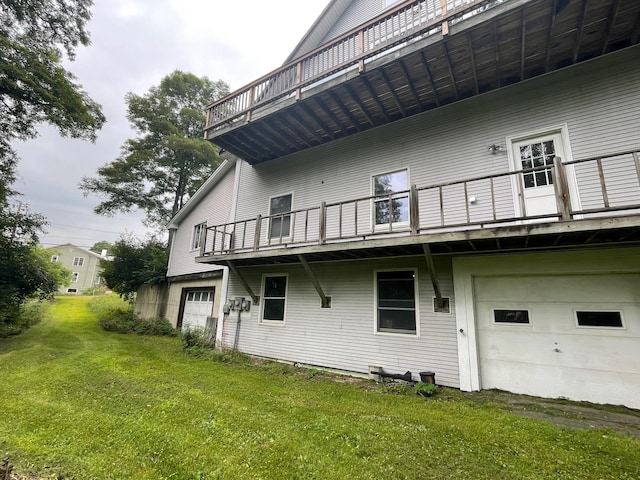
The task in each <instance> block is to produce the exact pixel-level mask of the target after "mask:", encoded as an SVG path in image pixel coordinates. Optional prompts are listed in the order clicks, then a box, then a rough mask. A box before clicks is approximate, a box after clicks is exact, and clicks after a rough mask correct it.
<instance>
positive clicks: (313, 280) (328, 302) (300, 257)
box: [298, 255, 331, 308]
mask: <svg viewBox="0 0 640 480" xmlns="http://www.w3.org/2000/svg"><path fill="white" fill-rule="evenodd" d="M298 260H300V263H301V264H302V268H304V271H305V272H307V276H308V277H309V280H311V283H312V284H313V287H314V288H315V289H316V292H318V295H319V296H320V301H321V302H322V304H321V306H322V308H331V297H327V296H326V295H325V293H324V291H323V290H322V286H321V285H320V282H319V281H318V278H317V277H316V276H315V274H314V273H313V270H311V267H310V266H309V262H307V259H306V258H305V257H304V255H298Z"/></svg>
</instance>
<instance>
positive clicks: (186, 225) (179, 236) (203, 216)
mask: <svg viewBox="0 0 640 480" xmlns="http://www.w3.org/2000/svg"><path fill="white" fill-rule="evenodd" d="M234 178H235V168H232V169H231V170H229V171H228V172H227V173H226V174H225V175H224V177H223V178H222V179H221V180H220V181H219V182H218V183H217V184H216V185H215V186H214V188H213V190H212V191H211V192H210V193H209V194H208V195H207V197H206V198H205V199H204V200H202V201H201V202H200V203H199V204H198V205H196V207H195V208H194V209H193V210H192V211H191V212H190V213H189V215H187V216H186V217H185V218H184V219H183V220H182V221H181V223H180V228H178V230H176V233H175V237H174V239H173V245H172V248H171V255H170V258H169V268H168V270H167V276H169V277H173V276H176V275H185V274H189V273H200V272H206V271H209V270H212V267H211V265H207V264H199V263H196V262H195V257H197V256H198V255H199V253H200V252H199V251H194V250H191V239H192V234H193V227H194V226H195V225H197V224H199V223H202V222H207V225H208V226H213V225H220V224H223V223H226V222H229V221H230V219H231V204H232V199H233V185H234Z"/></svg>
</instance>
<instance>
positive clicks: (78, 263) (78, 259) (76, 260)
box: [73, 257, 84, 267]
mask: <svg viewBox="0 0 640 480" xmlns="http://www.w3.org/2000/svg"><path fill="white" fill-rule="evenodd" d="M82 265H84V257H73V266H74V267H81V266H82Z"/></svg>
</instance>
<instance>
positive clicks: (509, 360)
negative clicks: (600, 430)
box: [474, 274, 640, 408]
mask: <svg viewBox="0 0 640 480" xmlns="http://www.w3.org/2000/svg"><path fill="white" fill-rule="evenodd" d="M474 298H475V307H476V321H477V329H478V330H477V334H478V354H479V368H480V384H481V388H483V389H489V388H498V389H502V390H508V391H512V392H516V393H524V394H531V395H539V396H545V397H566V398H570V399H574V400H587V401H593V402H598V403H614V404H625V405H628V406H633V405H635V408H638V407H640V404H638V403H639V402H640V348H638V345H639V341H640V275H638V274H616V275H604V274H603V275H554V276H551V275H549V276H544V275H539V276H526V275H525V276H500V277H476V278H474Z"/></svg>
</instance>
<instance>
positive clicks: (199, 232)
mask: <svg viewBox="0 0 640 480" xmlns="http://www.w3.org/2000/svg"><path fill="white" fill-rule="evenodd" d="M206 229H207V222H202V223H199V224H197V225H195V226H194V227H193V237H192V238H191V250H199V249H200V245H202V241H203V240H204V233H205V231H206Z"/></svg>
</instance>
